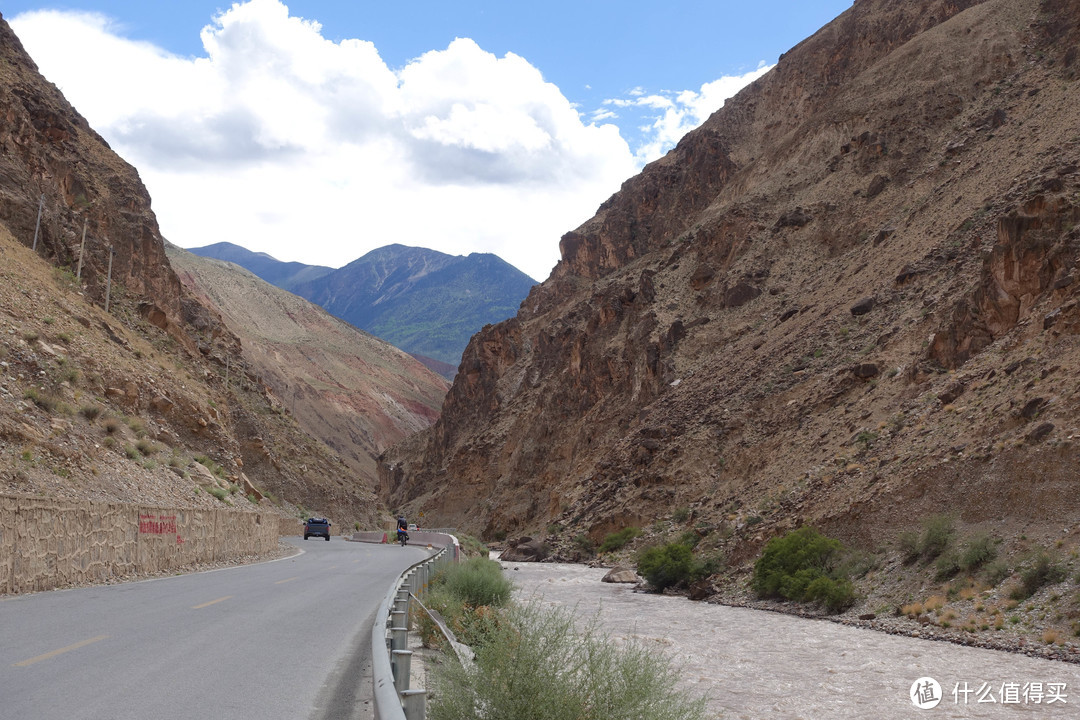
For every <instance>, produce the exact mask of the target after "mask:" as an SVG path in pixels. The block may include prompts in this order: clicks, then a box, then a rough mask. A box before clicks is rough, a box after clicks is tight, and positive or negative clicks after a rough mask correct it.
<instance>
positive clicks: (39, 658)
mask: <svg viewBox="0 0 1080 720" xmlns="http://www.w3.org/2000/svg"><path fill="white" fill-rule="evenodd" d="M107 637H109V636H108V635H98V636H97V637H93V638H90V639H89V640H83V641H82V642H80V643H75V644H74V645H68V646H67V647H63V648H60V649H59V650H53V651H52V652H47V653H45V654H44V655H38V656H37V657H34V658H30V659H29V660H23V661H22V662H17V663H15V664H14V665H13V667H26V666H27V665H33V664H34V663H37V662H41V661H42V660H48V659H49V658H54V657H56V656H57V655H63V654H64V653H66V652H71V651H72V650H78V649H79V648H81V647H86V646H87V645H90V644H91V643H96V642H97V641H98V640H104V639H105V638H107Z"/></svg>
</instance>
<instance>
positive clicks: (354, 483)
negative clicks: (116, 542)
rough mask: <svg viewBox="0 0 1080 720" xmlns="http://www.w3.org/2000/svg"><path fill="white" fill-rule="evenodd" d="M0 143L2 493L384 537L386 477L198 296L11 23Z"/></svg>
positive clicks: (3, 28)
mask: <svg viewBox="0 0 1080 720" xmlns="http://www.w3.org/2000/svg"><path fill="white" fill-rule="evenodd" d="M0 148H2V150H3V152H2V154H0V492H5V493H17V494H30V495H45V496H53V497H63V498H79V499H93V500H110V501H121V502H141V503H154V504H162V505H169V506H174V507H177V506H180V507H184V506H208V507H209V506H220V505H221V504H222V503H225V504H230V505H234V506H237V507H246V506H249V504H250V503H257V504H259V505H262V506H265V507H268V508H274V507H276V508H279V509H280V511H281V512H283V513H285V514H286V515H290V516H295V515H297V514H303V513H304V512H306V511H317V512H320V513H323V514H328V515H330V516H331V517H332V518H333V519H334V520H336V521H338V523H337V524H338V525H339V526H346V525H347V526H350V527H351V525H352V524H353V523H354V522H356V523H361V524H363V525H372V524H374V523H375V522H376V517H377V512H378V507H377V502H376V500H375V498H374V494H373V490H372V485H373V482H372V477H371V476H370V475H369V476H367V477H360V476H359V473H358V472H357V470H356V469H355V468H354V467H350V466H349V465H347V464H345V463H344V462H343V461H342V460H341V459H340V457H339V456H338V455H337V454H336V453H335V452H333V451H332V450H331V449H330V448H329V447H328V446H327V445H326V443H325V442H323V440H322V439H319V438H318V437H317V428H305V427H303V426H302V423H299V422H298V418H297V417H295V416H293V415H292V414H290V412H289V410H288V408H287V407H286V406H285V404H284V403H283V402H282V401H281V400H280V399H279V398H278V397H277V396H276V395H275V393H274V390H273V389H272V387H271V385H272V382H271V380H270V379H269V378H267V377H264V375H263V369H262V368H260V367H259V366H257V365H256V364H255V363H253V362H249V361H248V360H247V359H246V358H245V356H244V354H243V353H242V349H243V348H242V344H241V341H240V339H239V337H238V336H237V335H236V334H234V333H233V332H232V331H231V330H230V329H229V327H228V326H227V324H226V323H225V322H223V321H222V318H221V316H220V315H219V314H218V313H217V312H216V311H215V310H214V309H213V308H211V307H209V306H208V305H207V304H206V303H205V302H203V301H201V300H200V299H199V298H197V297H196V296H194V295H193V294H192V293H190V292H188V291H186V290H185V289H184V288H183V286H182V285H181V283H180V280H179V278H178V277H177V275H176V273H175V272H174V271H173V269H172V267H171V265H170V263H169V260H168V258H167V256H166V253H165V248H164V242H163V239H162V237H161V234H160V231H159V228H158V226H157V221H156V219H155V217H154V214H153V212H152V210H151V208H150V197H149V195H148V194H147V192H146V189H145V188H144V187H143V185H142V183H141V181H140V180H139V177H138V174H137V172H136V171H135V169H134V168H132V167H131V166H130V165H128V164H127V163H126V162H124V161H123V160H122V159H121V158H120V157H119V156H117V155H116V154H115V153H114V152H112V150H111V149H110V148H109V147H108V145H107V144H106V143H105V141H104V140H103V139H102V138H101V137H100V136H98V135H97V134H96V133H95V132H94V131H93V130H92V129H91V128H90V127H89V125H88V124H87V122H86V121H85V119H83V118H82V117H81V116H80V115H79V114H78V113H77V112H76V111H75V109H74V108H72V107H71V105H70V104H69V103H68V102H67V101H66V100H65V99H64V97H63V95H62V94H61V93H60V92H59V90H58V89H57V88H56V87H55V86H54V85H52V84H51V83H49V82H48V81H46V80H45V79H44V78H42V77H41V75H40V74H39V73H38V71H37V68H36V66H35V65H34V63H33V61H32V60H31V59H30V58H29V56H27V55H26V53H25V51H24V50H23V48H22V46H21V44H20V43H19V41H18V38H16V37H15V35H14V34H13V33H12V32H11V29H10V28H9V27H8V25H7V24H6V23H5V22H4V21H3V20H2V19H0ZM42 197H43V198H44V200H43V202H41V205H40V207H41V208H42V213H41V222H40V225H39V224H38V222H37V218H38V209H39V202H40V201H41V198H42ZM84 227H85V228H86V242H85V253H82V257H81V263H80V248H81V247H82V245H83V229H84ZM35 234H36V235H37V242H36V251H33V250H32V249H31V248H32V246H33V245H34V244H35V242H34V238H35ZM110 249H111V251H112V252H110ZM110 266H111V271H112V275H111V279H112V282H111V286H110V284H109V282H108V277H109V268H110ZM77 276H78V277H77ZM106 299H108V301H109V308H108V312H106V311H105V304H106ZM410 363H411V361H410ZM411 364H412V365H415V363H411ZM425 374H426V373H425ZM425 413H427V414H425ZM420 415H423V417H424V418H429V417H430V411H427V410H425V411H424V412H422V413H420ZM406 424H408V423H406ZM410 427H411V426H410ZM264 495H265V496H266V497H263V496H264ZM295 527H296V530H297V531H298V530H299V525H296V526H295Z"/></svg>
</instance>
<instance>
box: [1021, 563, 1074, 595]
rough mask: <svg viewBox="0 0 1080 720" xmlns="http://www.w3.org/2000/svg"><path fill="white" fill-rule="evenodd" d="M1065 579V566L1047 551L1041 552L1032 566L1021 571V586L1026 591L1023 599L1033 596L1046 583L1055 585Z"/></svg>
mask: <svg viewBox="0 0 1080 720" xmlns="http://www.w3.org/2000/svg"><path fill="white" fill-rule="evenodd" d="M1064 579H1065V568H1063V567H1061V566H1060V565H1058V564H1057V563H1056V562H1054V560H1053V558H1051V557H1050V556H1049V555H1047V554H1046V553H1039V555H1038V556H1037V557H1036V558H1035V561H1034V562H1033V563H1032V565H1031V567H1029V568H1027V569H1026V570H1024V571H1023V572H1021V573H1020V583H1021V585H1020V587H1021V589H1022V590H1023V592H1024V596H1023V597H1022V598H1014V599H1018V600H1023V599H1027V598H1029V597H1031V596H1032V595H1034V594H1035V593H1037V592H1038V591H1039V589H1040V588H1042V587H1043V586H1045V585H1053V584H1055V583H1059V582H1061V581H1062V580H1064Z"/></svg>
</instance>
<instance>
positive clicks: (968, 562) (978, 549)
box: [960, 534, 997, 572]
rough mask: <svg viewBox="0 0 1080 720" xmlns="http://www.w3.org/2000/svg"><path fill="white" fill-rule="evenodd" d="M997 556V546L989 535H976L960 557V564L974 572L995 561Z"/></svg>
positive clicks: (966, 569)
mask: <svg viewBox="0 0 1080 720" xmlns="http://www.w3.org/2000/svg"><path fill="white" fill-rule="evenodd" d="M995 558H997V548H996V547H994V540H993V538H991V537H990V536H989V535H985V534H983V535H976V536H975V537H974V538H972V539H971V541H970V542H969V543H968V545H967V547H966V548H965V549H964V553H963V555H962V556H961V557H960V566H961V567H962V568H963V569H964V570H965V571H967V572H974V571H976V570H978V569H979V568H981V567H982V566H984V565H986V564H987V563H990V562H993V561H994V559H995Z"/></svg>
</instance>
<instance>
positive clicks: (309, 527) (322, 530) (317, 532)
mask: <svg viewBox="0 0 1080 720" xmlns="http://www.w3.org/2000/svg"><path fill="white" fill-rule="evenodd" d="M309 537H323V538H326V541H327V542H330V521H329V520H327V519H326V518H316V517H313V518H308V519H307V521H306V522H305V523H304V539H305V540H307V539H308V538H309Z"/></svg>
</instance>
